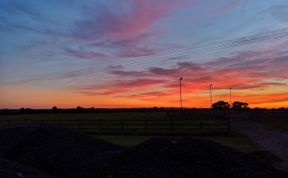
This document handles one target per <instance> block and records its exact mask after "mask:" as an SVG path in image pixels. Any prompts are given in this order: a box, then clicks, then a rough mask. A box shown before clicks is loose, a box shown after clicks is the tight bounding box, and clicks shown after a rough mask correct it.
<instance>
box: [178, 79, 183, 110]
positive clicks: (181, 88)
mask: <svg viewBox="0 0 288 178" xmlns="http://www.w3.org/2000/svg"><path fill="white" fill-rule="evenodd" d="M182 80H183V78H182V77H180V79H179V81H180V108H181V110H182Z"/></svg>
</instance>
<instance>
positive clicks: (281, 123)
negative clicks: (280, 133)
mask: <svg viewBox="0 0 288 178" xmlns="http://www.w3.org/2000/svg"><path fill="white" fill-rule="evenodd" d="M256 121H257V122H259V123H261V124H263V125H265V126H267V127H270V128H272V129H276V130H284V131H288V118H272V119H271V118H258V119H256Z"/></svg>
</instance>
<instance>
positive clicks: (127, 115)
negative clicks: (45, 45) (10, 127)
mask: <svg viewBox="0 0 288 178" xmlns="http://www.w3.org/2000/svg"><path fill="white" fill-rule="evenodd" d="M165 117H166V113H165V112H119V113H57V114H52V113H51V114H21V115H0V120H1V119H11V120H13V119H14V120H15V119H16V120H17V119H21V120H22V119H23V120H48V119H51V120H78V119H91V120H93V119H134V118H137V119H147V118H149V119H160V118H165Z"/></svg>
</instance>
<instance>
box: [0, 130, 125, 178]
mask: <svg viewBox="0 0 288 178" xmlns="http://www.w3.org/2000/svg"><path fill="white" fill-rule="evenodd" d="M120 150H122V147H120V146H118V145H114V144H112V143H108V142H105V141H103V140H99V139H95V138H93V137H91V136H89V135H86V134H82V133H79V132H76V131H73V130H70V129H65V128H57V127H17V128H7V129H1V130H0V157H1V158H4V159H7V160H11V161H15V162H18V163H20V164H22V165H27V166H30V167H34V168H36V169H39V170H41V171H43V172H49V173H50V174H51V175H55V176H59V177H75V176H76V175H81V174H82V172H83V171H84V170H85V169H83V168H88V169H92V168H93V169H94V170H95V166H96V164H97V163H98V162H100V161H101V160H103V159H107V158H108V157H109V156H111V155H113V154H114V153H115V152H117V151H120ZM97 167H98V166H97ZM79 177H81V176H79Z"/></svg>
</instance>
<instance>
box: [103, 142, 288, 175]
mask: <svg viewBox="0 0 288 178" xmlns="http://www.w3.org/2000/svg"><path fill="white" fill-rule="evenodd" d="M103 170H104V172H102V173H101V175H98V177H111V178H112V177H113V178H118V177H119V178H120V177H125V178H133V177H134V178H135V177H141V178H149V177H157V178H170V177H171V178H175V177H179V178H180V177H181V178H182V177H185V178H186V177H209V178H210V177H239V178H243V177H261V178H265V177H271V178H272V177H283V178H284V177H286V176H287V174H284V173H283V172H280V171H278V170H276V169H274V168H273V167H272V166H270V165H269V164H266V163H265V162H262V161H261V160H258V159H255V158H253V157H250V156H249V155H248V154H245V153H242V152H239V151H236V150H234V149H231V148H229V147H226V146H223V145H220V144H217V143H214V142H212V141H210V140H206V139H195V138H187V137H186V138H183V137H182V138H167V137H166V138H154V139H151V140H148V141H146V142H144V143H142V144H140V145H138V146H135V147H132V148H130V149H127V150H125V151H123V152H121V153H119V154H118V155H116V156H114V157H112V158H110V159H109V160H108V161H107V162H106V165H105V166H104V167H103Z"/></svg>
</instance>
